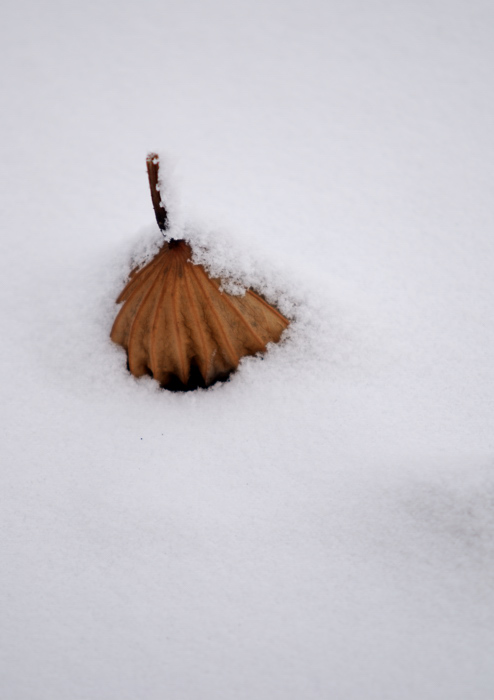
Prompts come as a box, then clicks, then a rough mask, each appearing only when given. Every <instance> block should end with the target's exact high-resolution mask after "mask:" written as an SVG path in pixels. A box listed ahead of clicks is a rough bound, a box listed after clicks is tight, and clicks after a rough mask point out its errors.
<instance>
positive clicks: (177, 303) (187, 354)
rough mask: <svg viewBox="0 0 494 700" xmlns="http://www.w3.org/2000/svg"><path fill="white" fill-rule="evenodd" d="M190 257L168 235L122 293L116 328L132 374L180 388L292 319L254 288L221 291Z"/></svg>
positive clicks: (156, 198)
mask: <svg viewBox="0 0 494 700" xmlns="http://www.w3.org/2000/svg"><path fill="white" fill-rule="evenodd" d="M150 159H151V165H152V166H156V170H154V168H153V167H151V168H150V167H149V163H150ZM147 162H148V173H149V180H150V186H151V196H152V199H153V204H154V207H155V212H156V219H157V221H158V224H159V225H160V228H162V230H165V229H166V227H167V221H168V219H167V213H166V209H165V208H164V206H163V203H162V202H161V199H160V195H159V191H158V190H157V188H156V185H157V184H158V172H157V169H158V167H159V162H158V158H157V156H156V155H155V154H151V155H150V156H149V157H148V161H147ZM154 193H156V195H155V194H154ZM163 212H164V214H163ZM191 257H192V250H191V247H190V245H189V244H188V243H187V242H186V241H184V240H171V241H170V242H165V243H164V244H163V246H162V248H161V249H160V250H159V252H158V253H157V255H155V257H154V258H153V259H152V260H151V262H149V263H148V264H147V265H145V266H144V267H142V268H141V269H137V270H133V271H132V272H131V274H130V279H129V282H128V283H127V285H126V286H125V288H124V289H123V291H122V292H121V294H120V296H119V297H118V299H117V303H121V302H123V306H122V308H121V309H120V311H119V313H118V315H117V318H116V319H115V323H114V324H113V328H112V331H111V339H112V340H113V341H114V342H115V343H118V344H119V345H122V346H123V347H124V348H125V349H126V350H127V356H128V367H129V370H130V372H131V373H132V374H133V375H134V376H136V377H141V376H143V375H145V374H149V375H151V376H152V377H154V378H155V379H156V380H157V381H158V382H159V383H160V384H161V385H162V386H163V387H164V388H167V389H172V390H179V391H180V390H182V391H183V390H187V389H195V388H197V387H199V386H202V387H207V386H210V385H211V384H213V383H214V382H216V381H221V380H225V379H226V378H227V377H228V376H229V375H230V374H231V372H233V371H234V370H235V369H236V368H237V367H238V364H239V362H240V360H241V358H242V357H245V356H246V355H256V354H257V353H258V352H263V351H265V350H266V346H267V344H268V343H269V342H278V341H279V339H280V337H281V334H282V333H283V331H284V330H285V328H287V326H288V320H287V319H286V318H285V317H284V316H282V314H280V312H279V311H277V310H276V309H275V308H274V307H273V306H271V305H270V304H268V303H267V302H266V301H265V300H264V299H262V298H261V297H260V296H259V295H258V294H256V293H255V292H254V291H252V290H250V289H249V290H247V291H246V293H245V295H244V296H234V295H231V294H228V293H226V292H224V291H222V290H221V289H220V284H221V281H220V280H218V279H214V278H211V277H210V276H209V275H208V273H207V272H206V270H205V269H204V267H203V266H202V265H196V264H194V263H192V261H191Z"/></svg>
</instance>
